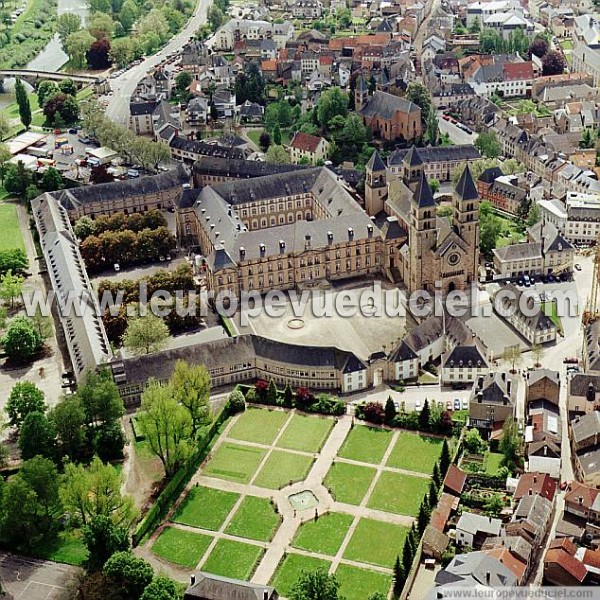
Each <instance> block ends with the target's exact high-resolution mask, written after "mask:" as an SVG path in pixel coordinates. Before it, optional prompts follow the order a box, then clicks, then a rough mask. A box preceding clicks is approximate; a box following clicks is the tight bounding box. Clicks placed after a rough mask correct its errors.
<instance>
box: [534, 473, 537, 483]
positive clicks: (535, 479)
mask: <svg viewBox="0 0 600 600" xmlns="http://www.w3.org/2000/svg"><path fill="white" fill-rule="evenodd" d="M533 483H537V475H534V476H533Z"/></svg>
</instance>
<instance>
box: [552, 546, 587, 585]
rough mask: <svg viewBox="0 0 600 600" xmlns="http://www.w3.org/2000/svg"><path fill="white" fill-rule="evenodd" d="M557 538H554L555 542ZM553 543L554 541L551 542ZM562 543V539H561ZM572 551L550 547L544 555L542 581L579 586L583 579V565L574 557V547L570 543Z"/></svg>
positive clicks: (584, 572) (584, 573) (584, 576)
mask: <svg viewBox="0 0 600 600" xmlns="http://www.w3.org/2000/svg"><path fill="white" fill-rule="evenodd" d="M557 541H558V540H555V542H557ZM553 543H554V542H553ZM561 543H562V540H561ZM571 546H572V551H573V553H572V554H571V552H569V551H567V550H566V549H565V548H564V544H563V547H558V548H552V547H550V549H549V550H548V551H547V552H546V555H545V556H544V581H546V582H547V583H549V584H551V585H557V586H566V587H568V586H580V585H582V584H583V582H584V581H585V578H586V576H587V570H586V568H585V565H584V564H583V563H582V562H581V561H580V560H578V559H577V558H575V551H576V547H575V545H574V544H571Z"/></svg>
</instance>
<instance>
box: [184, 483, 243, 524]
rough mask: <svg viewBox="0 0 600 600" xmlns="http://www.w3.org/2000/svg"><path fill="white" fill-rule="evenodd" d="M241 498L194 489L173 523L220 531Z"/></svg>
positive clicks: (210, 489) (214, 491) (227, 493)
mask: <svg viewBox="0 0 600 600" xmlns="http://www.w3.org/2000/svg"><path fill="white" fill-rule="evenodd" d="M239 497H240V496H239V494H235V493H233V492H225V491H222V490H216V489H214V488H207V487H194V488H192V489H191V490H190V492H189V494H188V495H187V496H186V498H185V500H184V501H183V503H182V504H181V506H180V507H179V508H178V509H177V512H176V513H175V516H174V517H173V521H175V523H183V524H184V525H191V526H192V527H200V528H202V529H210V530H211V531H218V530H219V528H220V527H221V525H222V524H223V521H224V520H225V518H226V517H227V515H228V514H229V513H230V512H231V509H232V508H233V505H234V504H235V503H236V502H237V500H238V498H239Z"/></svg>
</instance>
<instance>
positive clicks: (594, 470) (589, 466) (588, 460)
mask: <svg viewBox="0 0 600 600" xmlns="http://www.w3.org/2000/svg"><path fill="white" fill-rule="evenodd" d="M581 418H583V417H581ZM573 463H574V467H575V474H576V475H577V479H578V480H579V481H581V482H582V483H584V484H585V485H590V486H594V487H596V486H599V485H600V447H598V446H593V447H590V448H588V449H586V450H582V451H581V452H578V453H577V454H575V456H574V457H573Z"/></svg>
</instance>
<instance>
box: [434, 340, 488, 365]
mask: <svg viewBox="0 0 600 600" xmlns="http://www.w3.org/2000/svg"><path fill="white" fill-rule="evenodd" d="M486 365H487V361H486V358H485V355H484V353H483V352H482V351H481V349H480V348H479V347H478V346H477V344H469V345H460V346H456V347H455V348H454V350H452V352H450V355H449V356H448V357H447V358H446V360H445V361H444V366H447V367H485V366H486Z"/></svg>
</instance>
